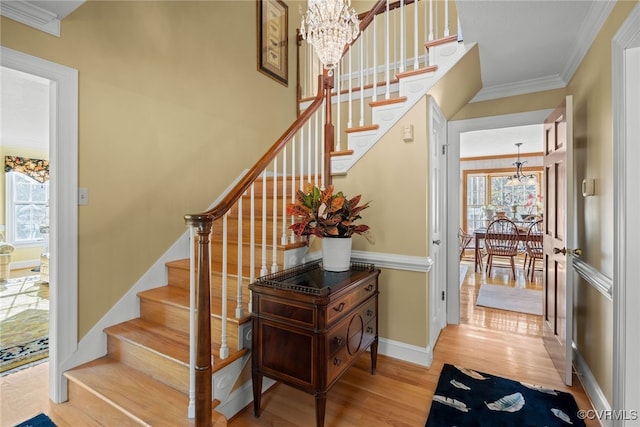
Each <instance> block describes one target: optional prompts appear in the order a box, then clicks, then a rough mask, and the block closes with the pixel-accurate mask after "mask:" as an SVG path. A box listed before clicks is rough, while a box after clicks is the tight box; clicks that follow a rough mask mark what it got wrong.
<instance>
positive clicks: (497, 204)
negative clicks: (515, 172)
mask: <svg viewBox="0 0 640 427" xmlns="http://www.w3.org/2000/svg"><path fill="white" fill-rule="evenodd" d="M528 173H533V175H534V177H535V179H533V180H532V181H531V182H527V181H523V182H522V183H520V184H518V185H509V184H508V181H509V179H510V177H511V175H512V171H509V172H479V171H466V172H465V174H464V184H463V185H464V195H463V201H462V203H463V206H462V211H463V212H464V213H465V214H464V215H463V219H462V222H463V225H462V226H463V228H464V229H466V230H467V231H468V232H470V233H472V232H473V230H475V229H477V228H482V227H486V226H487V218H486V216H485V212H484V208H485V207H486V206H489V205H492V206H493V207H494V208H495V211H496V212H500V211H503V212H505V213H506V215H507V216H508V217H509V218H511V219H514V220H516V221H520V220H522V219H523V218H524V217H525V216H527V215H531V214H537V213H541V212H542V211H541V206H540V204H541V201H542V195H541V194H540V191H541V186H540V182H541V180H542V171H533V172H531V171H529V172H528Z"/></svg>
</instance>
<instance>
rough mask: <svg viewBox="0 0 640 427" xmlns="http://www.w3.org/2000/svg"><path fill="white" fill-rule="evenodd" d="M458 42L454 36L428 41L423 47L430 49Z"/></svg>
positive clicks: (456, 36) (455, 35)
mask: <svg viewBox="0 0 640 427" xmlns="http://www.w3.org/2000/svg"><path fill="white" fill-rule="evenodd" d="M457 41H458V35H457V34H454V35H452V36H448V37H441V38H439V39H436V40H431V41H428V42H426V43H425V44H424V47H426V48H427V49H430V48H432V47H434V46H439V45H441V44H446V43H451V42H457Z"/></svg>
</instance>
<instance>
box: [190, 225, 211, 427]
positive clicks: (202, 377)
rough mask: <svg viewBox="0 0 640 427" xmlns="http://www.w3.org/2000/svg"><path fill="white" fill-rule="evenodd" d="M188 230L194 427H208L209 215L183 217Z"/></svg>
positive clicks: (209, 329) (209, 391)
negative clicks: (191, 236) (191, 237)
mask: <svg viewBox="0 0 640 427" xmlns="http://www.w3.org/2000/svg"><path fill="white" fill-rule="evenodd" d="M185 222H186V224H187V225H188V226H191V227H194V228H195V231H196V236H197V237H196V242H195V244H196V245H197V246H196V250H197V260H196V270H197V272H198V276H197V277H196V325H197V326H196V335H197V337H196V366H195V381H196V384H195V388H196V390H195V392H196V396H195V398H196V401H195V406H196V418H195V425H196V426H207V427H210V426H211V410H212V404H211V401H212V399H213V396H212V394H211V373H212V368H211V291H210V289H211V283H210V268H211V267H210V266H209V235H210V234H211V228H212V226H213V217H211V216H210V215H202V214H196V215H185Z"/></svg>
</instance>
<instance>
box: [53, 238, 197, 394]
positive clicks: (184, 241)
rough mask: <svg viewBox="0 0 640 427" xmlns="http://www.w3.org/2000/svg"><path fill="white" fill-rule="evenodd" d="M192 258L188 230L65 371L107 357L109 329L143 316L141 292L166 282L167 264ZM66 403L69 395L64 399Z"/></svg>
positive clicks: (105, 319)
mask: <svg viewBox="0 0 640 427" xmlns="http://www.w3.org/2000/svg"><path fill="white" fill-rule="evenodd" d="M188 257H189V232H188V231H186V232H185V233H184V234H183V235H182V236H180V237H179V238H178V240H176V242H175V243H174V244H173V245H172V246H171V247H170V248H169V249H168V250H167V251H166V252H165V253H164V254H163V255H162V256H161V257H160V258H159V259H158V260H157V261H156V262H155V263H154V264H153V266H151V268H150V269H149V270H148V271H147V272H146V273H145V274H144V275H143V276H142V277H141V278H140V280H138V282H137V283H136V284H135V285H133V287H132V288H131V289H129V291H128V292H127V293H126V294H125V295H124V296H123V297H122V298H120V300H119V301H118V302H117V303H116V304H115V305H114V306H113V307H112V308H111V310H109V311H108V312H107V314H105V315H104V316H103V317H102V319H100V320H99V321H98V323H96V324H95V325H94V326H93V328H91V330H90V331H89V332H88V333H87V335H85V336H84V337H83V338H82V339H81V340H80V342H79V343H78V349H77V350H76V351H75V352H74V353H73V354H72V355H71V357H69V358H68V359H67V360H65V361H64V363H63V365H62V366H63V371H66V370H69V369H71V368H74V367H76V366H78V365H81V364H83V363H86V362H89V361H91V360H94V359H97V358H99V357H102V356H104V355H105V354H107V336H106V334H105V333H104V329H105V328H106V327H109V326H112V325H116V324H118V323H121V322H125V321H127V320H131V319H134V318H136V317H139V316H140V303H139V301H138V297H137V294H138V292H141V291H145V290H147V289H152V288H157V287H158V286H162V285H163V284H166V283H167V281H168V280H167V267H166V265H165V263H167V262H168V261H175V260H177V259H182V258H188ZM65 400H66V396H65Z"/></svg>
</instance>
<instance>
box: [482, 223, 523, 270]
mask: <svg viewBox="0 0 640 427" xmlns="http://www.w3.org/2000/svg"><path fill="white" fill-rule="evenodd" d="M518 240H519V234H518V227H517V226H516V224H515V223H514V222H513V221H511V220H510V219H508V218H498V219H495V220H494V221H492V222H491V223H490V224H489V226H488V227H487V233H486V236H485V239H484V247H485V250H486V252H487V255H488V258H487V274H488V275H489V276H490V275H491V269H492V268H493V258H494V257H501V258H509V261H510V262H511V271H512V272H513V279H514V280H515V278H516V264H515V257H516V256H517V255H518Z"/></svg>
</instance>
